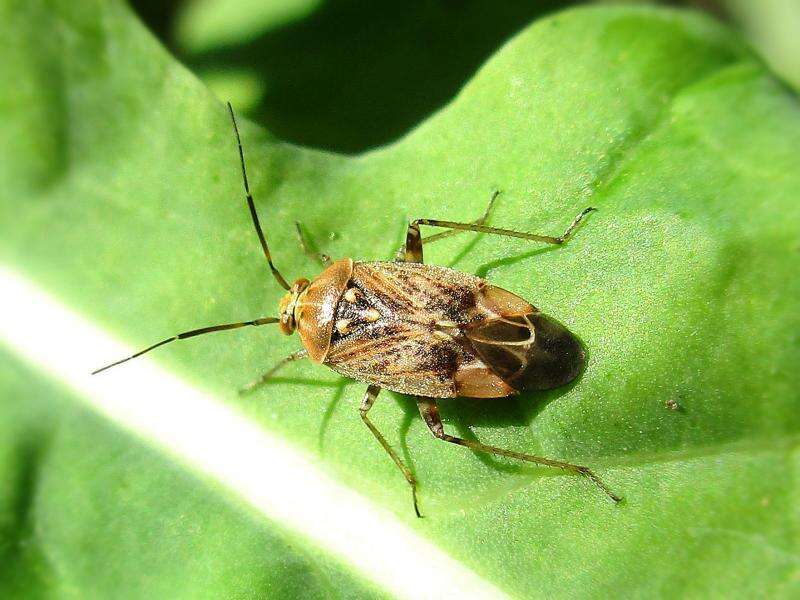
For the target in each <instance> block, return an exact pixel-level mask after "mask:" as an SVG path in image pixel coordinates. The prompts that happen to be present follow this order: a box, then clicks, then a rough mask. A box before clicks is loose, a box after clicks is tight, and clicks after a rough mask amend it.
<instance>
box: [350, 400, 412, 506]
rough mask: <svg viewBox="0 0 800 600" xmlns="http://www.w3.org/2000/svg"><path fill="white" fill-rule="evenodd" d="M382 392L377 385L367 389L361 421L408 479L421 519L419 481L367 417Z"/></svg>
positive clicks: (362, 403) (362, 402)
mask: <svg viewBox="0 0 800 600" xmlns="http://www.w3.org/2000/svg"><path fill="white" fill-rule="evenodd" d="M380 391H381V388H380V387H378V386H377V385H370V386H369V387H368V388H367V392H366V393H365V394H364V399H363V400H362V401H361V409H360V412H361V420H362V421H364V424H365V425H366V426H367V427H368V428H369V430H370V431H371V432H372V435H374V436H375V439H376V440H378V443H379V444H380V445H381V446H382V447H383V449H384V450H385V451H386V453H387V454H388V455H389V456H390V457H391V459H392V460H393V461H394V464H396V465H397V468H398V469H400V471H402V473H403V477H405V478H406V481H407V482H408V485H410V486H411V498H412V500H413V502H414V512H415V513H417V516H418V517H421V516H422V515H421V514H419V507H418V506H417V480H416V479H414V475H413V474H412V473H411V469H409V468H408V467H407V466H406V465H405V464H404V463H403V461H402V460H400V457H399V456H398V455H397V453H396V452H395V451H394V448H392V447H391V446H390V445H389V442H387V441H386V438H384V437H383V435H382V434H381V432H380V431H378V428H377V427H375V425H373V423H372V421H370V420H369V417H367V413H368V412H369V409H370V408H372V405H373V404H375V399H376V398H377V397H378V394H379V393H380Z"/></svg>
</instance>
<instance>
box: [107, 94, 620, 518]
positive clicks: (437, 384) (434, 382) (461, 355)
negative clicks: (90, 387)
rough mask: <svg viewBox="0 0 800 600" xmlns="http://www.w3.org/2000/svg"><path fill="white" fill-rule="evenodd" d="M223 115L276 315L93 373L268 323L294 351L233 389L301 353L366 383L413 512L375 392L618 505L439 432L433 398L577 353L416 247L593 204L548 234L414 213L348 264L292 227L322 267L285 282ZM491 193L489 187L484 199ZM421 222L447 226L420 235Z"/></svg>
mask: <svg viewBox="0 0 800 600" xmlns="http://www.w3.org/2000/svg"><path fill="white" fill-rule="evenodd" d="M228 110H229V112H230V115H231V121H232V122H233V130H234V134H235V136H236V143H237V146H238V149H239V161H240V163H241V168H242V179H243V182H244V190H245V196H246V199H247V206H248V208H249V210H250V216H251V218H252V221H253V225H254V226H255V230H256V234H257V235H258V240H259V242H260V243H261V248H262V250H263V251H264V256H265V257H266V259H267V264H268V265H269V268H270V271H271V272H272V275H273V276H274V277H275V279H276V280H277V282H278V283H279V284H280V285H281V287H283V288H284V289H285V290H287V294H286V295H285V296H284V297H283V298H282V299H281V301H280V305H279V315H280V316H279V317H262V318H259V319H254V320H252V321H242V322H239V323H227V324H223V325H212V326H209V327H202V328H200V329H193V330H191V331H186V332H183V333H179V334H177V335H174V336H172V337H170V338H167V339H165V340H162V341H160V342H158V343H157V344H153V345H152V346H150V347H148V348H145V349H144V350H142V351H140V352H137V353H136V354H133V355H132V356H129V357H127V358H124V359H122V360H119V361H117V362H115V363H112V364H110V365H107V366H105V367H102V368H101V369H98V370H97V371H94V373H99V372H100V371H104V370H106V369H108V368H110V367H113V366H115V365H118V364H120V363H123V362H126V361H128V360H131V359H132V358H136V357H137V356H141V355H142V354H144V353H146V352H149V351H150V350H153V349H154V348H158V347H159V346H163V345H164V344H167V343H169V342H173V341H175V340H180V339H184V338H190V337H194V336H197V335H202V334H205V333H211V332H214V331H224V330H227V329H237V328H239V327H246V326H251V325H252V326H258V325H268V324H271V323H277V324H278V326H279V328H280V330H281V332H282V333H284V334H286V335H290V334H292V333H293V332H294V331H295V330H297V332H298V333H299V335H300V340H301V342H302V344H303V349H301V350H298V351H296V352H293V353H292V354H290V355H289V356H287V357H286V358H284V359H283V360H282V361H280V362H279V363H278V364H277V365H275V366H274V367H273V368H272V369H270V370H269V371H268V372H266V373H265V374H264V375H263V376H262V377H261V378H260V379H258V380H256V381H255V382H253V383H251V384H250V385H249V386H247V387H246V388H244V390H243V391H249V390H251V389H253V388H255V387H257V386H258V385H260V384H262V383H263V382H265V381H266V380H267V379H269V378H270V377H271V376H272V375H273V374H274V373H275V372H276V371H277V370H278V369H280V368H281V367H283V366H285V365H286V364H288V363H290V362H292V361H295V360H300V359H304V358H309V359H310V360H311V361H312V362H315V363H320V364H323V365H325V366H327V367H329V368H331V369H333V370H334V371H336V372H338V373H340V374H342V375H344V376H345V377H350V378H352V379H356V380H358V381H363V382H365V383H367V384H369V385H368V387H367V391H366V394H365V395H364V399H363V401H362V402H361V408H360V413H361V419H362V420H363V421H364V423H365V424H366V426H367V427H368V428H369V430H370V431H371V432H372V434H373V435H374V436H375V438H376V439H377V440H378V442H379V443H380V445H381V446H382V447H383V449H384V450H385V451H386V453H387V454H388V455H389V456H390V457H391V459H392V460H393V461H394V463H395V464H396V465H397V467H398V468H399V469H400V471H401V472H402V473H403V475H404V476H405V478H406V481H407V482H408V483H409V485H410V486H411V492H412V499H413V503H414V511H415V512H416V514H417V516H421V515H420V512H419V508H418V505H417V493H416V486H417V484H416V480H415V478H414V476H413V475H412V473H411V471H410V470H409V468H408V467H407V466H406V465H405V464H404V463H403V461H402V460H401V459H400V457H399V456H398V455H397V453H396V452H395V451H394V449H393V448H392V447H391V446H390V445H389V443H388V442H387V441H386V439H385V438H384V437H383V435H382V434H381V433H380V431H378V429H377V428H376V427H375V425H374V424H373V423H372V421H370V419H369V417H368V416H367V413H368V412H369V409H370V408H371V407H372V405H373V404H374V402H375V399H376V398H377V396H378V393H379V392H380V390H381V388H386V389H387V390H392V391H395V392H400V393H403V394H408V395H411V396H414V397H415V399H416V402H417V405H418V407H419V412H420V415H421V416H422V418H423V420H424V421H425V423H426V424H427V426H428V428H429V429H430V430H431V433H433V435H434V436H435V437H436V438H437V439H440V440H443V441H445V442H450V443H453V444H458V445H460V446H465V447H467V448H471V449H472V450H475V451H479V452H487V453H490V454H495V455H499V456H506V457H509V458H515V459H518V460H522V461H527V462H531V463H535V464H537V465H545V466H549V467H556V468H559V469H563V470H565V471H569V472H572V473H576V474H579V475H583V476H584V477H587V478H588V479H590V480H591V481H593V482H594V483H595V484H596V485H597V486H598V487H599V488H600V489H601V490H602V491H603V492H605V493H606V494H607V495H608V496H609V497H610V498H611V499H612V500H614V502H619V501H620V500H621V498H620V497H619V496H617V495H616V494H614V493H613V492H612V491H611V490H610V489H609V488H608V487H607V486H606V485H605V484H604V483H603V482H602V480H601V479H600V478H599V477H597V475H595V474H594V473H593V472H592V471H591V470H590V469H588V468H587V467H583V466H580V465H575V464H572V463H568V462H564V461H560V460H552V459H549V458H543V457H540V456H532V455H529V454H522V453H519V452H513V451H511V450H504V449H502V448H496V447H494V446H487V445H486V444H481V443H479V442H476V441H472V440H465V439H462V438H459V437H455V436H452V435H449V434H447V433H445V430H444V426H443V424H442V420H441V418H440V417H439V409H438V406H437V399H439V398H454V397H459V396H466V397H472V398H501V397H505V396H509V395H513V394H518V393H520V392H522V391H529V390H547V389H552V388H556V387H560V386H562V385H565V384H567V383H569V382H570V381H572V380H573V379H575V378H576V377H577V376H578V375H579V374H580V372H581V370H582V368H583V364H584V359H585V355H584V351H583V348H582V347H581V344H580V342H579V341H578V340H577V339H576V338H575V336H574V335H573V334H572V333H570V332H569V331H568V330H567V329H566V328H565V327H564V326H562V325H561V324H559V323H557V322H556V321H555V320H553V319H551V318H550V317H547V316H546V315H544V314H543V313H542V312H540V311H539V309H537V308H535V307H533V306H532V305H531V304H529V303H528V302H526V301H525V300H523V299H522V298H520V297H518V296H516V295H514V294H512V293H511V292H509V291H506V290H504V289H502V288H499V287H495V286H493V285H490V284H489V283H488V282H487V281H485V280H484V279H481V278H479V277H476V276H473V275H468V274H466V273H462V272H460V271H456V270H454V269H450V268H446V267H439V266H434V265H426V264H423V260H422V246H423V243H430V242H432V241H435V240H437V239H441V238H442V237H445V236H448V235H452V234H455V233H459V232H461V231H474V232H479V233H488V234H492V235H502V236H510V237H517V238H522V239H526V240H533V241H537V242H545V243H548V244H555V245H561V244H563V243H564V242H566V241H567V240H568V239H569V238H570V237H571V235H572V233H573V231H574V230H575V228H576V227H577V226H578V224H579V223H580V222H581V220H582V219H583V217H584V216H585V215H586V214H588V213H589V212H590V211H592V210H593V209H592V208H587V209H586V210H584V211H583V212H581V213H580V214H579V215H578V216H577V217H576V218H575V219H574V220H573V221H572V223H571V224H570V226H569V227H567V229H566V231H564V233H563V234H562V235H561V236H559V237H552V236H548V235H537V234H533V233H523V232H519V231H512V230H508V229H498V228H495V227H488V226H486V225H484V224H483V223H484V221H485V219H486V214H488V211H489V209H487V212H486V214H484V216H483V217H482V218H481V219H478V220H477V221H474V222H472V223H455V222H451V221H440V220H434V219H416V220H414V221H412V222H411V224H410V225H409V226H408V231H407V234H406V242H405V245H404V246H403V247H402V248H401V249H400V251H399V252H398V255H397V256H396V257H395V260H394V261H393V262H354V261H353V260H352V259H350V258H343V259H340V260H337V261H332V260H331V259H330V258H329V257H328V256H326V255H324V254H314V253H312V252H310V250H309V249H308V248H307V247H306V245H305V243H304V241H303V238H302V233H301V232H300V228H299V226H298V227H297V232H298V235H299V237H300V242H301V246H302V248H303V250H304V251H305V252H306V253H308V254H310V255H313V256H314V257H315V258H317V259H318V260H319V261H320V262H321V263H322V265H323V266H324V267H325V269H324V270H323V271H322V273H321V274H320V275H319V276H317V278H316V279H314V280H313V281H309V280H308V279H303V278H301V279H298V280H296V281H295V282H294V283H293V284H292V285H289V283H288V282H287V280H286V279H284V277H283V275H281V273H280V271H278V269H277V267H275V264H274V263H273V262H272V256H271V255H270V251H269V247H268V246H267V240H266V238H265V237H264V232H263V231H262V229H261V225H260V223H259V220H258V215H257V213H256V208H255V204H254V202H253V196H252V194H251V193H250V185H249V183H248V180H247V171H246V169H245V162H244V152H243V150H242V143H241V139H240V137H239V129H238V127H237V125H236V117H235V116H234V113H233V108H232V107H231V105H230V103H228ZM496 196H497V192H495V194H494V195H493V196H492V201H494V198H495V197H496ZM489 207H490V208H491V202H490V204H489ZM420 225H428V226H432V227H440V228H444V229H447V230H448V231H445V232H442V233H439V234H436V235H433V236H430V237H428V238H425V239H423V238H422V237H421V235H420V229H419V228H420Z"/></svg>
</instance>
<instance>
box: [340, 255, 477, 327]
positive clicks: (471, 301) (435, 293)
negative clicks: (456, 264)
mask: <svg viewBox="0 0 800 600" xmlns="http://www.w3.org/2000/svg"><path fill="white" fill-rule="evenodd" d="M351 281H352V283H353V284H354V285H356V286H357V287H358V288H360V289H361V290H363V291H364V292H365V294H367V295H368V296H369V297H370V299H371V302H372V303H373V304H374V305H375V306H376V307H378V308H379V310H380V311H381V313H382V314H384V315H391V316H392V318H394V319H398V320H404V321H415V322H419V323H433V322H436V321H449V322H453V323H459V324H463V323H468V322H470V321H474V320H476V319H478V318H482V317H483V311H482V310H481V309H480V308H479V307H478V303H479V298H480V297H481V290H482V288H483V287H484V286H485V285H486V283H485V282H484V281H483V280H482V279H480V278H479V277H475V276H474V275H468V274H466V273H462V272H460V271H456V270H454V269H448V268H446V267H438V266H435V265H423V264H419V263H389V262H373V263H356V264H355V265H354V268H353V277H352V280H351Z"/></svg>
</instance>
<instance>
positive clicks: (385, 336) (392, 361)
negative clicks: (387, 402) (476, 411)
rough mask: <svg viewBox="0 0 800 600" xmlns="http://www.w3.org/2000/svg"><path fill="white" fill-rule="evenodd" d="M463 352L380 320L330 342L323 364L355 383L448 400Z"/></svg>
mask: <svg viewBox="0 0 800 600" xmlns="http://www.w3.org/2000/svg"><path fill="white" fill-rule="evenodd" d="M463 359H464V355H463V349H462V348H461V347H460V345H459V344H457V343H456V342H455V341H454V340H452V339H450V338H449V337H448V336H439V335H437V334H436V332H434V331H430V330H426V329H425V328H423V327H420V326H419V325H417V324H415V323H412V322H407V321H391V320H387V319H382V320H380V321H378V322H376V323H372V324H370V325H368V326H364V327H362V328H359V329H358V330H356V331H353V332H352V333H349V334H348V335H346V336H342V337H340V338H338V339H334V340H333V341H332V342H331V347H330V350H329V352H328V356H327V358H326V360H325V364H326V365H328V366H329V367H331V368H332V369H333V370H335V371H337V372H339V373H341V374H342V375H345V376H347V377H351V378H353V379H358V380H360V381H365V382H368V383H375V384H377V385H380V386H381V387H384V388H386V389H390V390H394V391H396V392H401V393H404V394H414V395H418V396H430V397H434V398H449V397H453V396H455V395H456V391H455V384H454V381H453V376H454V373H455V371H456V369H457V368H458V365H459V364H460V363H461V362H462V361H463Z"/></svg>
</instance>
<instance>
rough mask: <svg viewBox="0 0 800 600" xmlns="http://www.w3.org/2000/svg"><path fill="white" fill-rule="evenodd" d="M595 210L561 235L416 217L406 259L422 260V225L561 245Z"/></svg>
mask: <svg viewBox="0 0 800 600" xmlns="http://www.w3.org/2000/svg"><path fill="white" fill-rule="evenodd" d="M593 210H595V209H594V208H592V207H589V208H586V209H584V210H583V211H581V213H580V214H579V215H578V216H577V217H575V218H574V219H573V220H572V223H570V225H569V227H567V229H566V230H565V231H564V233H562V234H561V235H560V236H558V237H556V236H552V235H541V234H538V233H526V232H524V231H514V230H513V229H500V228H498V227H488V226H486V225H479V224H476V223H456V222H455V221H440V220H438V219H415V220H414V221H412V222H411V224H410V225H409V226H408V231H407V232H406V246H405V260H406V262H418V263H421V262H422V235H421V234H420V232H419V226H420V225H428V226H430V227H442V228H444V229H450V230H456V231H474V232H476V233H489V234H491V235H502V236H505V237H515V238H521V239H523V240H532V241H534V242H545V243H546V244H555V245H558V246H560V245H561V244H563V243H564V242H566V241H567V240H568V239H569V238H570V237H571V236H572V233H573V232H574V231H575V228H576V227H577V226H578V224H579V223H580V222H581V221H582V220H583V218H584V217H585V216H586V215H588V214H589V213H590V212H592V211H593Z"/></svg>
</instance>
